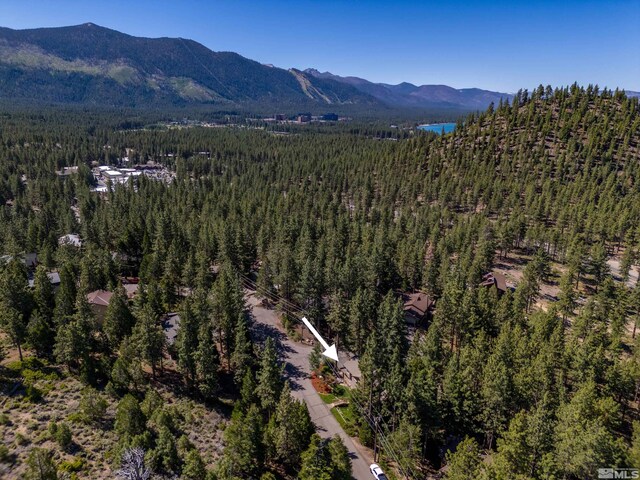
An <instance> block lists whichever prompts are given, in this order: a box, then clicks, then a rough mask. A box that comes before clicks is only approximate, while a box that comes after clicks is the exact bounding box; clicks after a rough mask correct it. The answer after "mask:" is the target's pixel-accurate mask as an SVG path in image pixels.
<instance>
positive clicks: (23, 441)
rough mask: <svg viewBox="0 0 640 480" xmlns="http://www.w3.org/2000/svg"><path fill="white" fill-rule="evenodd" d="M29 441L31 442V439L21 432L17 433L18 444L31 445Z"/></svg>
mask: <svg viewBox="0 0 640 480" xmlns="http://www.w3.org/2000/svg"><path fill="white" fill-rule="evenodd" d="M29 443H31V440H29V439H28V438H27V437H25V436H24V435H22V434H21V433H16V445H29Z"/></svg>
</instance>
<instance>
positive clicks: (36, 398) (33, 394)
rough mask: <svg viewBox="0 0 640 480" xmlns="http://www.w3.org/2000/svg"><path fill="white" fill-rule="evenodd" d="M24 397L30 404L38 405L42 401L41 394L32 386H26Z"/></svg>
mask: <svg viewBox="0 0 640 480" xmlns="http://www.w3.org/2000/svg"><path fill="white" fill-rule="evenodd" d="M24 397H25V399H27V400H28V401H29V402H31V403H38V402H40V400H42V392H41V391H40V390H39V389H38V388H36V387H34V386H33V385H27V389H26V392H25V394H24Z"/></svg>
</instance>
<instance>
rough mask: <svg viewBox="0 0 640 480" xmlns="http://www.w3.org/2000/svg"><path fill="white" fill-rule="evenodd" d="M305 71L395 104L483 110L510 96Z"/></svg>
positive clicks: (472, 89)
mask: <svg viewBox="0 0 640 480" xmlns="http://www.w3.org/2000/svg"><path fill="white" fill-rule="evenodd" d="M305 72H306V73H308V74H309V75H311V76H313V77H315V78H322V79H331V80H335V81H337V82H341V83H344V84H347V85H352V86H354V87H355V88H357V89H358V90H360V91H361V92H363V93H366V94H368V95H371V96H372V97H375V98H377V99H378V100H380V101H382V102H384V103H386V104H387V105H390V106H396V107H413V108H418V107H419V108H443V107H448V108H453V109H460V110H471V111H475V110H484V109H485V108H487V107H488V106H489V105H490V104H491V103H495V104H497V103H498V102H499V101H500V100H509V99H511V98H512V97H513V95H511V94H509V93H500V92H491V91H489V90H481V89H479V88H461V89H455V88H452V87H449V86H447V85H420V86H416V85H413V84H411V83H407V82H404V83H400V84H398V85H389V84H386V83H373V82H370V81H368V80H365V79H364V78H358V77H341V76H339V75H334V74H332V73H330V72H319V71H318V70H316V69H314V68H308V69H306V70H305Z"/></svg>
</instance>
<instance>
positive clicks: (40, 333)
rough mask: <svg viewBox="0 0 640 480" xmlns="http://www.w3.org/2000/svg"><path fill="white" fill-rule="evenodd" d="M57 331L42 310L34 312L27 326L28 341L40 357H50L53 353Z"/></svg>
mask: <svg viewBox="0 0 640 480" xmlns="http://www.w3.org/2000/svg"><path fill="white" fill-rule="evenodd" d="M54 339H55V331H54V330H53V328H51V325H50V323H49V322H48V321H47V319H46V317H45V316H44V315H43V314H42V313H40V310H34V311H33V313H32V314H31V319H30V320H29V324H28V325H27V341H28V342H29V345H31V347H32V348H33V349H34V350H35V352H36V355H37V356H38V357H46V356H49V355H50V354H51V353H52V352H53V346H54Z"/></svg>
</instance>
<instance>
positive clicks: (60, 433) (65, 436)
mask: <svg viewBox="0 0 640 480" xmlns="http://www.w3.org/2000/svg"><path fill="white" fill-rule="evenodd" d="M54 438H55V439H56V442H58V445H60V448H62V449H63V450H68V449H69V447H70V446H71V443H72V442H73V435H72V434H71V429H70V428H69V425H67V424H66V423H61V424H60V425H58V426H57V428H56V431H55V433H54Z"/></svg>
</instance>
